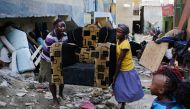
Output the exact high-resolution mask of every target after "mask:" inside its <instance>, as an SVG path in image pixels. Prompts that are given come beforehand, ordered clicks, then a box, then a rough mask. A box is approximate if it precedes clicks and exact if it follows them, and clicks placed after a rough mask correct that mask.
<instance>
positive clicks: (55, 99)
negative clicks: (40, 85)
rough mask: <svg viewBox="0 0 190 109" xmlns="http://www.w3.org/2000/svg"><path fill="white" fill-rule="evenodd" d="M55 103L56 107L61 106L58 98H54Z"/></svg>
mask: <svg viewBox="0 0 190 109" xmlns="http://www.w3.org/2000/svg"><path fill="white" fill-rule="evenodd" d="M53 103H54V104H55V105H59V104H60V103H59V100H58V98H57V97H56V98H53Z"/></svg>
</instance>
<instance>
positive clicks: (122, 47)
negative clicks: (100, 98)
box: [113, 24, 144, 109]
mask: <svg viewBox="0 0 190 109" xmlns="http://www.w3.org/2000/svg"><path fill="white" fill-rule="evenodd" d="M128 34H129V28H128V26H127V25H125V24H119V25H118V28H117V29H116V35H117V39H118V41H117V45H116V53H117V65H116V73H115V76H114V83H113V84H114V85H113V90H114V94H115V99H116V101H117V102H118V103H120V104H122V105H121V108H120V109H125V103H126V102H127V103H130V102H133V101H137V100H140V99H141V98H143V96H144V92H143V90H142V85H141V82H140V78H139V76H138V73H137V71H136V70H135V66H134V63H133V58H132V52H131V47H130V44H129V41H128V38H126V36H127V37H128Z"/></svg>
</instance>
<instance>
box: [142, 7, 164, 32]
mask: <svg viewBox="0 0 190 109" xmlns="http://www.w3.org/2000/svg"><path fill="white" fill-rule="evenodd" d="M148 22H150V23H151V24H153V27H154V28H157V27H159V28H160V29H161V30H162V8H161V6H144V32H148V31H149V30H150V28H149V24H148Z"/></svg>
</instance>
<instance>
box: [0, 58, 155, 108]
mask: <svg viewBox="0 0 190 109" xmlns="http://www.w3.org/2000/svg"><path fill="white" fill-rule="evenodd" d="M135 64H136V69H137V70H138V72H139V76H140V78H141V82H142V84H143V86H144V91H145V96H144V98H143V99H142V100H140V101H137V102H133V103H130V104H127V105H126V109H150V106H151V103H152V101H153V98H154V97H153V96H152V95H150V92H149V90H148V87H149V86H150V83H151V75H150V72H149V71H148V70H147V69H145V68H143V67H142V66H140V65H138V61H137V60H136V59H135ZM63 94H64V100H62V99H60V100H61V104H60V106H56V105H53V103H52V96H51V94H50V92H49V90H48V84H47V83H44V84H39V83H38V82H36V81H33V78H32V77H29V78H23V76H21V75H17V74H12V73H11V72H10V70H9V69H1V70H0V109H79V106H80V104H82V103H83V102H86V101H90V102H93V103H94V104H95V108H96V109H117V106H118V104H117V102H116V101H115V100H114V96H112V91H111V89H108V90H104V91H102V90H101V89H97V88H96V87H87V86H75V85H65V88H64V91H63ZM96 95H99V96H96Z"/></svg>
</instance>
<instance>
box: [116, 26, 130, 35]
mask: <svg viewBox="0 0 190 109" xmlns="http://www.w3.org/2000/svg"><path fill="white" fill-rule="evenodd" d="M118 29H119V30H121V31H122V32H123V33H125V34H126V35H128V34H129V27H128V26H127V25H125V24H118Z"/></svg>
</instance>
